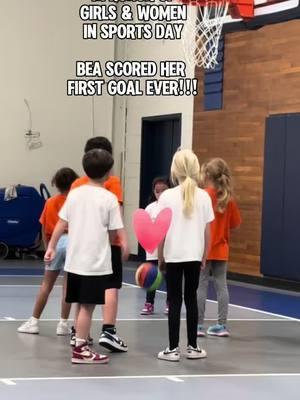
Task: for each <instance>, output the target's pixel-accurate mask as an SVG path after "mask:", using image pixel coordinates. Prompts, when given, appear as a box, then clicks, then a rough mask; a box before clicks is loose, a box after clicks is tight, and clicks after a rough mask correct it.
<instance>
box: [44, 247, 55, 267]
mask: <svg viewBox="0 0 300 400" xmlns="http://www.w3.org/2000/svg"><path fill="white" fill-rule="evenodd" d="M55 254H56V252H55V249H52V248H51V247H48V249H47V251H46V253H45V255H44V262H45V264H50V263H51V261H53V259H54V257H55Z"/></svg>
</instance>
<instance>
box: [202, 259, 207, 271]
mask: <svg viewBox="0 0 300 400" xmlns="http://www.w3.org/2000/svg"><path fill="white" fill-rule="evenodd" d="M205 268H206V259H205V258H203V260H202V262H201V271H204V270H205Z"/></svg>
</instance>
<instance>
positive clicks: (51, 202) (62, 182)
mask: <svg viewBox="0 0 300 400" xmlns="http://www.w3.org/2000/svg"><path fill="white" fill-rule="evenodd" d="M77 178H78V175H77V174H76V172H74V171H73V170H72V169H71V168H61V169H59V170H58V171H57V172H56V174H55V175H54V177H53V179H52V185H54V186H56V188H57V190H58V192H59V193H58V194H57V195H55V196H53V197H50V199H48V200H47V201H46V203H45V206H44V210H43V212H42V215H41V217H40V223H41V224H42V236H43V241H44V246H45V248H47V246H48V243H49V241H50V239H51V236H52V233H53V231H54V228H55V225H56V223H57V221H58V213H59V211H60V209H61V207H62V206H63V204H64V202H65V200H66V197H67V194H68V192H69V190H70V187H71V185H72V183H73V182H74V181H75V179H77ZM66 246H67V234H65V235H63V236H62V237H61V238H60V241H59V243H58V245H57V254H56V257H55V258H54V260H53V261H52V262H51V264H49V265H46V266H45V273H44V279H43V282H42V284H41V287H40V291H39V294H38V296H37V298H36V301H35V305H34V309H33V314H32V317H30V318H29V320H28V321H26V322H24V323H23V324H22V325H21V326H20V327H19V328H18V332H20V333H32V334H33V333H34V334H37V333H39V324H38V323H39V319H40V316H41V314H42V312H43V310H44V308H45V306H46V304H47V301H48V297H49V295H50V293H51V291H52V289H53V286H54V284H55V282H56V279H57V277H58V275H59V274H60V272H61V270H62V269H63V268H64V264H65V255H66ZM64 286H65V285H64ZM70 309H71V304H68V303H66V302H65V287H64V289H63V297H62V302H61V319H60V321H59V323H58V325H57V328H56V334H57V335H69V334H70V329H69V327H68V323H67V321H68V318H69V314H70Z"/></svg>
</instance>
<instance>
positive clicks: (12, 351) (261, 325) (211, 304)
mask: <svg viewBox="0 0 300 400" xmlns="http://www.w3.org/2000/svg"><path fill="white" fill-rule="evenodd" d="M124 272H125V273H124V282H125V283H124V286H123V289H122V290H121V292H120V307H119V322H118V333H119V334H120V336H121V337H122V338H124V340H125V341H126V342H127V344H128V346H129V351H128V353H126V354H111V357H110V363H109V364H108V365H96V366H89V365H87V366H82V365H72V364H71V363H70V348H69V345H68V342H69V338H68V337H57V336H56V335H55V328H56V323H57V319H58V316H59V308H60V297H61V290H62V289H61V279H59V280H58V284H57V286H56V287H55V288H54V290H53V293H52V294H51V298H50V301H49V303H48V305H47V307H46V310H45V312H44V314H43V317H42V320H41V324H40V334H39V335H26V334H19V333H17V332H16V330H17V327H18V326H19V325H20V323H21V322H22V321H24V320H25V319H27V318H28V317H29V316H30V315H31V312H32V306H33V301H34V298H35V296H36V294H37V291H38V288H39V283H40V281H41V274H42V265H41V262H39V261H23V262H21V261H17V262H15V261H9V260H8V261H3V262H2V263H1V266H0V287H1V289H0V340H1V343H2V351H1V359H0V398H1V399H5V400H6V399H9V400H10V399H18V398H21V397H23V398H24V397H25V398H30V399H31V400H38V399H39V400H40V399H45V400H48V399H51V400H53V398H55V399H56V400H60V399H65V398H66V396H68V397H70V398H72V399H76V398H79V397H82V396H87V397H91V396H101V397H102V398H103V397H104V398H109V399H119V398H120V397H122V398H123V399H125V398H128V399H129V398H130V399H132V400H135V399H151V400H153V398H155V399H157V400H160V399H164V400H165V399H173V400H177V399H182V398H183V396H186V397H193V396H195V394H197V396H198V395H199V396H203V397H205V396H210V397H211V396H220V397H221V398H222V400H227V399H230V400H232V398H235V397H236V396H238V395H241V396H243V400H248V399H249V400H250V399H251V400H252V399H253V396H255V398H256V399H264V400H265V399H272V400H277V399H278V400H279V399H280V400H282V398H283V397H285V398H287V399H297V400H298V399H299V393H298V392H299V382H300V336H299V330H300V326H299V320H298V319H297V317H298V316H299V310H300V296H299V293H293V292H284V291H279V290H275V289H272V290H271V289H265V288H262V287H256V286H250V285H245V284H243V285H242V284H237V283H233V282H232V283H231V284H230V295H231V303H233V304H231V305H230V311H229V322H228V326H229V329H230V331H231V333H232V336H231V337H230V338H211V337H208V338H204V339H201V340H199V344H200V346H201V347H203V348H204V349H205V350H206V351H207V353H208V358H207V359H205V360H187V359H185V357H184V350H185V345H186V334H185V321H184V318H185V314H184V309H183V313H182V319H183V320H182V326H181V328H182V331H181V350H182V357H181V360H180V362H179V363H168V362H165V361H161V360H158V359H157V358H156V355H157V353H158V351H160V350H162V349H163V348H164V347H166V346H167V344H168V343H167V337H168V336H167V335H168V334H167V318H166V316H165V315H164V314H163V311H164V305H165V293H164V292H163V291H161V292H159V293H157V298H156V303H155V314H154V315H153V316H150V317H142V316H140V314H139V312H140V309H141V307H142V305H143V303H144V296H145V294H144V292H143V290H142V289H139V288H137V287H136V286H135V285H134V279H133V278H134V265H133V264H130V263H129V264H128V265H127V267H126V268H125V271H124ZM209 299H210V300H209V301H208V303H207V313H206V314H207V315H206V317H207V320H206V325H207V326H208V325H209V324H211V323H214V321H215V319H214V318H215V317H216V314H217V304H216V303H215V299H214V297H213V291H211V290H210V292H209ZM94 317H95V320H94V323H93V328H92V336H93V337H94V340H95V345H94V346H95V348H96V349H97V350H101V351H102V352H104V353H105V352H106V350H104V349H103V350H102V348H100V347H99V346H98V344H97V339H98V336H99V332H100V327H101V320H100V318H101V310H100V308H97V309H96V311H95V314H94Z"/></svg>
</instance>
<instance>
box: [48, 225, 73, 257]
mask: <svg viewBox="0 0 300 400" xmlns="http://www.w3.org/2000/svg"><path fill="white" fill-rule="evenodd" d="M67 228H68V223H67V221H64V220H63V219H59V220H58V222H57V224H56V225H55V228H54V231H53V233H52V236H51V239H50V241H49V244H48V248H47V251H46V253H45V256H44V261H45V262H46V263H49V262H51V261H52V260H53V259H54V257H55V248H56V245H57V242H58V240H59V238H60V237H61V235H62V234H63V233H64V232H65V231H66V230H67Z"/></svg>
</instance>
